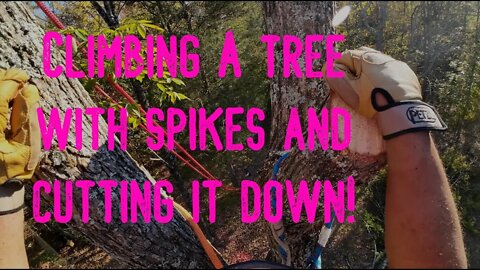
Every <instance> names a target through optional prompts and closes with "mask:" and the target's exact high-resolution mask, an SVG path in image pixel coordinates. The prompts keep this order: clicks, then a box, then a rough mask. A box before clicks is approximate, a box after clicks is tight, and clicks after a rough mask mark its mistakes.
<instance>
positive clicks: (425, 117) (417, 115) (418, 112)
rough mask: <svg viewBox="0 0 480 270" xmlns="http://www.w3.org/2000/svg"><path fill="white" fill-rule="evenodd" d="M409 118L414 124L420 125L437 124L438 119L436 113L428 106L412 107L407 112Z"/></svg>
mask: <svg viewBox="0 0 480 270" xmlns="http://www.w3.org/2000/svg"><path fill="white" fill-rule="evenodd" d="M407 118H408V120H410V122H412V123H413V124H418V123H435V122H436V121H437V117H436V116H435V113H434V112H433V111H432V109H430V108H429V107H426V106H412V107H410V108H408V110H407Z"/></svg>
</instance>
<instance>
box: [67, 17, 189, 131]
mask: <svg viewBox="0 0 480 270" xmlns="http://www.w3.org/2000/svg"><path fill="white" fill-rule="evenodd" d="M61 33H62V34H69V35H74V36H75V37H76V39H77V41H78V45H76V48H74V52H75V58H74V59H75V65H76V66H77V67H79V68H80V69H82V70H83V71H84V72H86V70H87V68H88V64H87V62H86V58H85V55H84V54H83V53H82V50H84V49H85V47H86V46H87V37H88V36H89V35H93V36H98V35H103V36H105V38H106V39H107V41H109V42H111V41H112V40H113V38H114V37H117V36H120V37H124V36H126V35H135V36H136V37H138V38H139V39H142V41H144V39H145V37H146V36H147V34H148V35H160V34H163V33H164V30H163V29H162V28H161V27H159V26H157V25H154V24H152V22H151V21H149V20H134V19H125V20H124V21H123V22H122V23H121V24H120V26H119V27H117V28H116V29H110V28H102V29H100V30H99V31H98V32H93V33H88V32H87V31H86V30H85V29H79V28H74V27H67V28H66V29H64V30H62V31H61ZM140 54H141V55H142V56H145V55H146V46H142V50H141V52H140ZM124 62H125V59H124V58H123V59H122V63H124ZM104 67H105V78H108V77H111V78H115V74H114V69H115V61H114V59H112V60H107V61H105V64H104ZM163 68H164V71H163V77H162V78H158V77H157V75H156V74H155V75H154V76H152V77H151V78H148V76H147V71H146V69H144V70H143V71H142V73H141V74H140V75H138V76H137V77H136V78H135V79H136V80H137V81H139V82H140V83H141V84H142V89H145V90H144V91H148V92H151V94H150V96H152V97H154V99H155V100H156V101H158V103H159V105H160V106H161V105H162V104H163V103H171V104H174V103H175V102H176V101H179V100H185V99H189V98H188V97H187V96H186V95H185V94H182V93H179V92H177V91H176V88H178V87H183V86H185V83H184V82H183V81H182V80H181V79H179V78H172V77H171V75H170V73H169V72H168V71H167V70H166V64H165V63H164V65H163ZM115 79H116V80H122V79H121V78H115ZM97 82H98V83H101V84H103V85H105V86H106V83H105V81H104V80H103V79H100V80H96V79H86V80H84V86H85V88H86V89H87V90H91V89H92V88H93V87H94V86H95V83H97ZM132 119H133V120H131V121H132V123H136V124H138V123H137V122H136V120H134V119H135V118H132Z"/></svg>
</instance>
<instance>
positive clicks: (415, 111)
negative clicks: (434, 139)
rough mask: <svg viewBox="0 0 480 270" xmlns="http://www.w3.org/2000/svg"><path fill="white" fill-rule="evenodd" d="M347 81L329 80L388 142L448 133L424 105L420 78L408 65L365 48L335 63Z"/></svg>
mask: <svg viewBox="0 0 480 270" xmlns="http://www.w3.org/2000/svg"><path fill="white" fill-rule="evenodd" d="M335 68H336V70H342V71H344V72H345V76H344V78H326V81H327V83H328V85H329V86H330V88H331V89H332V91H333V92H334V93H335V94H336V95H338V96H339V97H340V98H341V99H342V100H343V101H344V102H345V103H347V104H348V105H349V106H350V107H351V108H353V109H354V110H355V111H356V112H358V113H359V114H360V115H362V116H364V117H366V118H368V119H373V118H375V119H376V121H377V123H378V126H379V128H380V131H381V134H382V135H383V138H384V139H389V138H393V137H395V136H398V135H401V134H404V133H408V132H413V131H421V130H445V129H446V128H447V127H446V125H445V123H444V122H443V121H442V120H441V118H440V116H439V115H438V113H437V112H436V110H435V109H434V108H433V107H432V106H430V105H428V104H426V103H424V102H422V101H421V100H422V94H421V87H420V83H419V82H418V79H417V76H416V75H415V73H414V72H413V71H412V70H411V69H410V67H409V66H408V65H407V64H405V63H404V62H401V61H398V60H395V59H394V58H392V57H390V56H387V55H385V54H382V53H381V52H379V51H376V50H373V49H370V48H367V47H361V48H359V49H356V50H349V51H346V52H344V53H343V54H342V57H341V58H340V59H338V60H336V61H335Z"/></svg>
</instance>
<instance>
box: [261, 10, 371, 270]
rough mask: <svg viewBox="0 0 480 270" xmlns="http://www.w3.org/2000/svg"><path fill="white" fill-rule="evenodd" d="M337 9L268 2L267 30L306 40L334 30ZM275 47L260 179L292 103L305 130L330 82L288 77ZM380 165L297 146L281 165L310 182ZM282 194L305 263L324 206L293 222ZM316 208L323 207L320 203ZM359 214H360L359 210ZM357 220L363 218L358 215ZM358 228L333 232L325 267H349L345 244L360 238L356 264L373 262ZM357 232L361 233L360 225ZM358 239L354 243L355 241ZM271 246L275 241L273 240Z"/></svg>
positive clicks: (288, 174) (296, 258) (285, 174)
mask: <svg viewBox="0 0 480 270" xmlns="http://www.w3.org/2000/svg"><path fill="white" fill-rule="evenodd" d="M334 10H335V5H334V3H333V2H332V1H315V2H297V1H295V2H293V1H291V2H290V1H289V2H264V3H263V11H264V17H265V26H266V29H265V30H266V34H275V35H280V36H283V35H295V36H297V37H299V38H300V39H302V40H304V38H305V35H308V34H323V35H327V34H330V33H333V32H334V29H333V28H332V27H331V24H330V22H331V19H332V17H333V14H334ZM317 47H319V46H317ZM275 49H276V52H275V69H276V70H275V75H274V78H273V79H272V80H271V85H270V96H271V102H272V103H271V114H272V126H271V131H270V145H269V150H270V153H271V154H270V157H269V158H268V160H266V162H265V165H264V167H263V169H262V172H261V173H260V178H259V179H260V180H259V181H266V180H268V179H270V177H271V174H272V168H273V163H274V162H275V161H276V160H277V158H278V155H277V154H275V153H277V152H279V151H282V150H283V143H284V139H285V134H286V127H287V124H288V120H289V115H290V109H291V108H293V107H295V108H298V111H299V115H300V117H301V119H302V121H303V130H305V129H306V127H307V125H306V120H307V117H306V116H307V109H308V108H315V109H316V110H317V113H319V112H320V107H321V105H322V103H323V101H324V99H325V97H326V95H327V93H328V90H327V86H326V85H325V83H324V81H323V80H321V79H306V78H296V77H295V76H294V75H293V74H292V75H291V76H290V77H289V78H284V77H283V59H282V57H283V54H282V44H281V43H277V46H276V48H275ZM321 55H322V56H323V55H325V51H324V48H323V47H322V48H321ZM299 62H300V63H304V59H303V58H302V59H300V60H299ZM301 65H302V64H301ZM322 65H323V60H322V62H321V63H317V65H315V66H316V68H315V69H316V70H320V69H321V66H322ZM301 68H302V70H305V69H304V67H302V66H301ZM352 136H353V135H352ZM305 139H306V138H305ZM377 165H378V164H376V163H372V162H371V160H368V161H367V160H365V159H362V158H356V157H355V156H354V155H352V154H348V153H347V152H334V151H330V150H329V151H323V150H322V149H319V150H315V151H312V152H310V151H308V150H307V151H304V152H300V151H298V150H296V151H294V152H292V153H291V154H290V156H289V157H288V158H287V159H286V160H285V162H284V164H283V166H282V168H281V169H280V173H279V175H278V179H279V181H283V180H285V179H289V180H291V181H292V182H294V183H295V182H296V183H298V182H299V181H300V180H302V179H306V180H307V181H311V182H313V181H314V180H331V181H336V180H340V179H346V177H348V176H349V175H353V176H354V178H355V180H356V181H357V182H360V181H362V180H363V181H365V180H367V179H370V178H371V177H372V175H374V173H376V172H377V170H378V166H377ZM357 185H358V184H357ZM310 187H312V186H310ZM357 187H358V186H357ZM284 199H285V200H284V214H283V216H284V217H285V218H284V219H285V220H284V224H285V228H286V236H287V240H288V242H289V243H290V247H291V252H292V262H293V266H294V267H301V268H304V267H305V266H306V265H305V263H306V261H307V258H308V256H309V255H310V254H311V251H312V250H313V248H314V246H315V243H316V242H317V237H318V233H319V232H320V228H321V226H322V225H323V210H322V211H317V218H316V222H315V223H314V224H309V223H308V222H307V220H306V217H305V216H302V219H301V221H300V222H299V223H297V224H295V223H293V222H292V221H291V218H290V217H291V214H290V213H289V207H286V206H287V205H288V202H287V201H286V196H284ZM322 200H323V199H321V200H320V201H322ZM320 205H322V204H320ZM357 205H358V202H357ZM318 209H322V207H319V208H318ZM355 216H356V217H357V215H355ZM356 220H357V223H359V219H358V217H357V218H356ZM355 228H357V227H356V225H352V224H344V225H343V226H342V227H341V228H340V230H338V231H340V232H336V233H335V234H336V236H334V239H333V240H331V241H330V243H329V244H328V248H327V253H326V254H325V256H327V257H328V259H327V261H328V263H327V264H326V265H327V267H345V266H346V264H345V256H348V252H352V248H348V249H346V248H345V247H346V246H347V245H352V242H355V243H356V242H359V243H360V244H359V246H361V247H362V249H363V250H361V251H358V252H357V251H355V255H360V258H354V260H356V261H355V262H353V263H354V264H355V266H357V267H358V266H364V267H369V264H368V263H366V262H365V261H367V260H368V259H367V258H371V257H367V256H370V255H371V253H370V252H371V247H366V244H362V241H365V236H364V235H363V236H362V237H360V236H358V235H356V236H354V235H353V232H354V231H355V230H356V229H355ZM358 230H360V229H358ZM355 233H358V231H356V232H355ZM352 237H353V238H352ZM347 239H348V240H347ZM332 242H334V243H332ZM347 242H349V243H347ZM355 243H353V245H356V244H355ZM370 243H371V242H370ZM273 247H274V245H273V244H272V248H273ZM363 255H365V256H363ZM352 267H353V266H352Z"/></svg>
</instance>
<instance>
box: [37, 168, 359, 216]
mask: <svg viewBox="0 0 480 270" xmlns="http://www.w3.org/2000/svg"><path fill="white" fill-rule="evenodd" d="M334 184H335V183H332V182H330V181H328V180H324V181H319V180H317V181H313V182H312V183H310V184H309V183H308V182H307V181H306V180H301V181H300V182H299V183H298V188H295V189H294V187H293V186H294V183H293V182H292V181H290V180H286V181H285V182H284V183H283V184H282V183H280V182H278V181H276V180H269V181H267V182H266V183H265V184H264V185H263V186H261V185H259V184H258V183H257V182H254V181H251V180H243V181H242V183H241V196H240V197H241V202H240V213H241V220H242V222H244V223H253V222H256V221H258V220H259V219H260V217H261V216H263V218H264V219H265V220H266V221H267V222H270V223H275V222H278V221H280V220H281V219H282V218H284V214H283V213H284V207H289V208H290V212H291V219H292V221H293V222H294V223H298V222H300V221H301V217H302V216H305V218H306V220H307V221H308V222H309V223H313V222H314V221H315V220H316V219H317V218H318V213H319V212H320V211H321V210H322V209H320V207H318V206H319V205H323V218H324V222H330V221H331V219H332V218H335V220H336V221H338V222H339V223H344V222H347V223H353V222H355V217H354V215H353V212H354V210H355V180H354V179H353V177H352V176H349V177H348V178H347V180H345V181H344V180H340V181H338V182H336V188H334ZM221 186H222V182H221V181H220V180H204V181H201V182H200V181H197V180H195V181H193V182H192V211H191V212H192V218H193V220H194V222H197V223H198V222H199V221H200V216H201V214H202V213H204V214H205V213H208V220H209V222H210V223H214V222H216V209H217V207H218V206H217V204H216V198H217V189H218V188H220V187H221ZM295 190H296V191H295ZM272 191H273V192H272ZM90 192H95V193H98V192H101V193H102V194H103V195H104V201H103V202H101V203H100V204H98V203H97V202H95V205H96V206H97V207H95V208H92V209H91V207H90V203H91V201H90ZM172 192H173V186H172V184H171V183H170V182H169V181H168V180H159V181H156V182H155V183H151V182H150V181H142V182H140V181H135V180H130V181H127V180H122V181H115V180H100V181H93V180H76V181H60V180H55V181H53V183H51V182H48V181H45V180H38V181H36V182H35V183H34V185H33V197H32V206H33V207H32V210H33V218H34V220H35V221H36V222H39V223H46V222H49V221H51V220H54V221H56V222H59V223H68V222H71V221H72V219H75V218H76V219H78V220H81V221H82V222H83V223H88V222H89V221H90V220H91V215H94V216H95V218H96V219H98V218H102V217H103V221H104V222H106V223H111V222H112V220H114V219H116V220H120V221H121V222H122V223H136V222H140V220H141V222H145V223H150V222H158V223H167V222H170V221H171V220H172V219H173V215H174V211H175V206H174V203H173V200H172V199H171V198H169V197H168V195H169V194H171V193H172ZM114 193H115V194H119V196H116V197H115V199H113V196H112V194H114ZM42 196H47V197H53V210H46V209H42V207H41V206H42V205H41V203H42V200H41V198H42ZM202 196H205V197H206V198H207V200H208V209H206V210H203V209H201V208H200V200H201V197H202ZM272 196H275V201H276V202H277V203H276V205H271V199H272ZM285 197H286V198H287V202H288V204H287V206H284V205H283V201H284V198H285ZM74 205H80V209H75V208H74ZM98 205H103V209H99V208H98ZM91 210H92V211H91Z"/></svg>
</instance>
